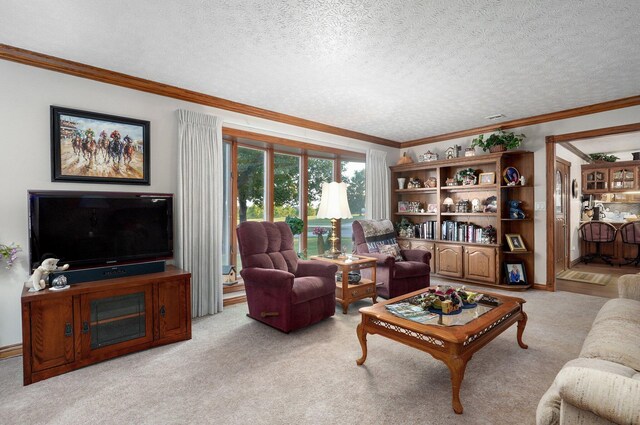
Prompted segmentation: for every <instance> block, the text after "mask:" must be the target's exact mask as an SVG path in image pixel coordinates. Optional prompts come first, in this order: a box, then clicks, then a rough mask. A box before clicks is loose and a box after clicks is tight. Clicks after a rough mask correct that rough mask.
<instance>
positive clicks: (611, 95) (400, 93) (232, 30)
mask: <svg viewBox="0 0 640 425" xmlns="http://www.w3.org/2000/svg"><path fill="white" fill-rule="evenodd" d="M0 10H1V11H2V13H0V43H5V44H9V45H13V46H16V47H21V48H25V49H29V50H34V51H37V52H41V53H46V54H49V55H53V56H58V57H62V58H65V59H70V60H74V61H78V62H82V63H86V64H90V65H94V66H98V67H101V68H106V69H110V70H114V71H119V72H123V73H125V74H130V75H134V76H138V77H142V78H147V79H150V80H155V81H158V82H163V83H167V84H172V85H175V86H178V87H183V88H187V89H191V90H196V91H199V92H203V93H206V94H210V95H213V96H218V97H222V98H226V99H229V100H233V101H237V102H241V103H246V104H250V105H253V106H258V107H261V108H266V109H269V110H273V111H276V112H280V113H284V114H289V115H294V116H297V117H301V118H306V119H309V120H313V121H317V122H322V123H325V124H330V125H333V126H337V127H342V128H346V129H349V130H354V131H358V132H362V133H366V134H371V135H375V136H379V137H383V138H387V139H391V140H396V141H407V140H413V139H417V138H422V137H427V136H432V135H437V134H442V133H448V132H452V131H457V130H464V129H467V128H471V127H477V126H483V125H488V124H492V123H495V122H499V121H488V120H486V119H484V117H485V116H488V115H492V114H496V113H502V114H505V115H506V117H505V118H503V120H511V119H516V118H522V117H528V116H532V115H538V114H543V113H548V112H554V111H558V110H563V109H568V108H573V107H578V106H584V105H588V104H593V103H599V102H603V101H607V100H612V99H618V98H623V97H629V96H634V95H638V94H640V76H639V74H638V69H640V48H639V47H638V46H639V45H640V25H638V23H639V22H640V1H637V0H612V1H604V0H603V1H595V0H512V1H507V0H503V1H498V0H493V1H491V0H490V1H487V0H451V1H435V0H433V1H406V0H395V1H393V0H384V1H355V0H342V1H337V0H333V1H331V0H329V1H326V0H315V1H293V0H289V1H274V0H270V1H266V0H265V1H258V0H255V1H248V0H218V1H205V0H183V1H175V0H171V1H167V0H160V1H149V0H144V1H142V0H136V1H131V0H112V1H97V0H76V1H72V0H56V1H45V0H39V1H23V0H0Z"/></svg>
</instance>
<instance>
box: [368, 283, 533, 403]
mask: <svg viewBox="0 0 640 425" xmlns="http://www.w3.org/2000/svg"><path fill="white" fill-rule="evenodd" d="M424 292H425V290H424V289H420V290H418V291H415V292H412V293H410V294H406V295H403V296H401V297H397V298H393V299H390V300H388V301H384V302H381V303H378V304H376V305H374V306H372V307H363V308H361V309H360V313H361V315H362V320H361V322H360V324H359V325H358V330H357V332H358V339H359V340H360V345H361V346H362V357H360V358H359V359H358V360H357V361H356V363H357V364H358V365H362V364H363V363H364V362H365V360H366V359H367V334H379V335H382V336H386V337H387V338H390V339H392V340H394V341H398V342H401V343H403V344H405V345H408V346H410V347H413V348H417V349H418V350H422V351H426V352H427V353H429V354H431V355H432V356H433V357H434V358H436V359H438V360H442V361H443V362H444V363H445V364H446V365H447V367H449V371H450V372H451V386H452V393H453V396H452V405H453V410H454V411H455V412H456V413H458V414H461V413H462V410H463V408H462V403H461V402H460V386H461V384H462V379H463V378H464V371H465V368H466V367H467V362H468V361H469V360H471V357H472V356H473V354H474V353H475V352H476V351H478V350H479V349H481V348H482V347H484V346H485V345H487V344H488V343H489V342H490V341H491V340H492V339H494V338H495V337H497V336H498V335H500V334H501V333H502V332H503V331H504V330H506V329H507V328H509V327H510V326H511V325H513V324H514V323H515V322H518V336H517V340H518V344H519V345H520V347H522V348H525V349H526V348H527V345H526V344H525V343H523V342H522V333H523V332H524V328H525V326H526V324H527V315H526V313H525V312H524V311H523V309H522V305H523V304H524V303H525V300H523V299H521V298H515V297H508V296H505V295H499V294H492V293H486V292H482V293H483V294H486V295H487V296H490V297H493V298H494V299H496V300H498V301H499V302H500V305H498V306H495V307H493V308H492V309H491V310H490V311H488V312H486V313H484V314H483V315H481V316H480V317H478V318H475V319H473V320H471V321H470V322H469V323H467V324H465V325H460V326H443V325H438V324H437V323H438V318H437V317H436V318H434V319H433V320H434V324H421V323H418V322H414V321H412V320H408V319H404V318H401V317H398V316H395V315H394V314H392V313H390V312H389V311H388V310H387V309H386V308H385V306H386V305H387V304H394V303H397V302H400V301H403V300H406V299H408V298H411V297H413V296H416V295H419V294H422V293H424ZM448 317H454V316H448ZM448 317H446V316H445V318H448Z"/></svg>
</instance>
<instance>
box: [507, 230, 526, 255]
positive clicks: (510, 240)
mask: <svg viewBox="0 0 640 425" xmlns="http://www.w3.org/2000/svg"><path fill="white" fill-rule="evenodd" d="M504 237H505V238H507V245H509V249H510V250H511V252H517V251H526V250H527V247H526V246H525V245H524V241H523V240H522V236H520V235H519V234H517V233H506V234H505V235H504Z"/></svg>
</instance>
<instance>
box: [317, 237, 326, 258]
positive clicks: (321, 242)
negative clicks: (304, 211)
mask: <svg viewBox="0 0 640 425" xmlns="http://www.w3.org/2000/svg"><path fill="white" fill-rule="evenodd" d="M316 243H317V244H318V255H322V254H324V239H322V235H318V240H317V241H316Z"/></svg>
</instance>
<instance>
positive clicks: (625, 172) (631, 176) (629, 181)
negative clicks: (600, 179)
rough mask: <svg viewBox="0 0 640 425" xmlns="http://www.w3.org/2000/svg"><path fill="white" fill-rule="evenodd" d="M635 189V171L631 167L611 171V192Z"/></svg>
mask: <svg viewBox="0 0 640 425" xmlns="http://www.w3.org/2000/svg"><path fill="white" fill-rule="evenodd" d="M635 187H636V176H635V170H634V169H633V168H632V167H627V168H614V169H612V170H611V190H620V191H625V190H631V189H634V188H635Z"/></svg>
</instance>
